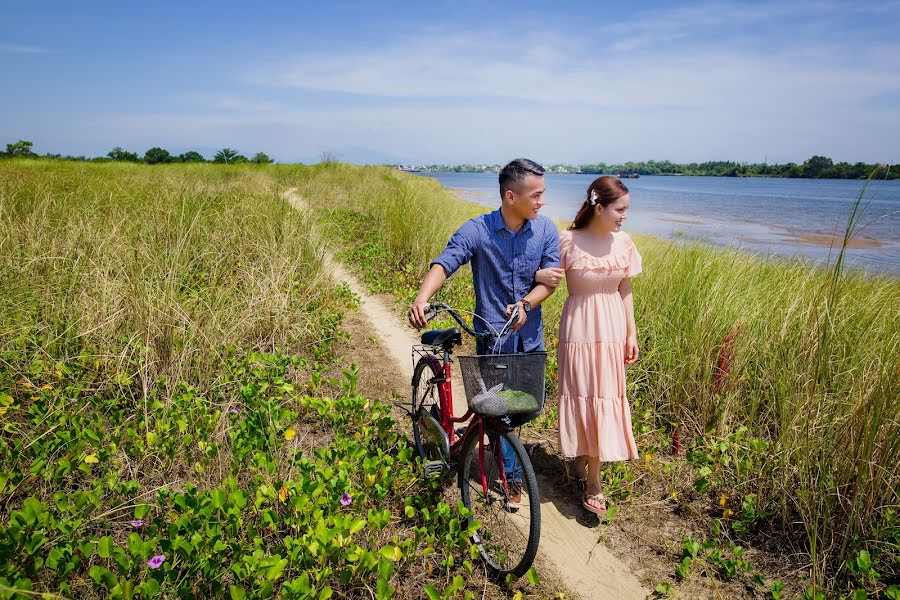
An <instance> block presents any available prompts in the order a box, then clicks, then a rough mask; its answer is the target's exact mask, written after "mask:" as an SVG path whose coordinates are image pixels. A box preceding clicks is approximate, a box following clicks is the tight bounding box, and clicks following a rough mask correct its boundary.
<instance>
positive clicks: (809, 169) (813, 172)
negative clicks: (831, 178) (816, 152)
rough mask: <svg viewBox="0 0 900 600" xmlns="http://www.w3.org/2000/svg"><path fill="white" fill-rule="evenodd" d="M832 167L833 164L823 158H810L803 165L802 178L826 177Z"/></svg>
mask: <svg viewBox="0 0 900 600" xmlns="http://www.w3.org/2000/svg"><path fill="white" fill-rule="evenodd" d="M833 165H834V162H832V160H831V159H830V158H828V157H825V156H812V157H810V159H809V160H807V161H806V162H805V163H803V167H802V169H803V176H804V177H813V178H815V177H827V172H828V171H829V170H830V169H831V167H832V166H833Z"/></svg>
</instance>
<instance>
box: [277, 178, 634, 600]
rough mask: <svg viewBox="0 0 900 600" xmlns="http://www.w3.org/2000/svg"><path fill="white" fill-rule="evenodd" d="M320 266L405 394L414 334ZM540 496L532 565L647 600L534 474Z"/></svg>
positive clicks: (580, 584)
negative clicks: (339, 285)
mask: <svg viewBox="0 0 900 600" xmlns="http://www.w3.org/2000/svg"><path fill="white" fill-rule="evenodd" d="M284 198H285V199H286V200H287V201H288V202H289V203H290V204H291V206H293V207H294V208H296V209H297V210H300V211H301V212H305V211H306V205H305V203H304V201H303V198H302V197H301V196H300V195H299V194H298V193H297V190H296V188H291V189H289V190H287V191H286V192H285V193H284ZM325 262H326V265H327V268H328V270H329V271H330V272H331V273H332V274H333V277H334V279H335V280H337V281H340V282H344V283H346V284H347V285H348V287H349V288H350V289H351V290H352V291H353V293H354V294H356V295H357V296H359V297H360V306H359V310H360V312H361V313H362V314H364V315H365V317H366V318H367V319H368V320H369V322H370V323H371V326H372V332H373V334H374V335H375V336H376V337H377V338H378V339H379V341H380V343H381V345H382V346H383V347H384V350H385V354H384V355H385V357H387V359H388V360H391V361H394V362H395V363H396V367H397V368H398V369H399V370H400V372H401V373H403V375H404V379H405V380H404V381H403V384H402V385H398V386H397V387H398V389H400V390H405V389H407V386H408V385H410V382H411V380H412V374H413V373H412V372H413V367H414V365H413V364H412V360H411V358H410V348H411V347H412V345H413V344H417V343H419V339H418V335H417V333H416V331H415V330H414V329H413V328H412V327H410V326H409V324H408V323H407V322H406V321H404V320H402V319H401V316H400V315H398V314H397V311H396V310H394V309H392V308H391V307H390V306H389V305H388V304H386V303H385V302H383V301H382V300H381V299H379V298H377V297H374V296H372V295H371V294H369V293H368V291H367V290H366V288H365V286H364V285H363V284H362V283H361V282H360V281H359V280H358V279H357V278H356V277H355V276H354V275H352V274H351V273H350V272H349V271H348V270H347V269H346V268H345V267H344V266H343V265H341V264H340V263H339V262H338V261H337V260H335V259H334V257H333V255H331V253H328V252H326V255H325ZM465 411H466V403H465V398H464V396H463V394H462V393H458V394H454V413H456V414H459V415H461V414H463V413H464V412H465ZM538 480H539V487H540V490H541V541H540V546H539V548H538V561H539V562H540V563H545V564H546V563H549V564H550V566H551V567H552V568H553V570H554V571H556V573H557V574H558V575H559V578H560V580H561V581H562V582H564V583H565V585H566V586H567V587H568V588H569V589H570V590H571V591H572V592H574V593H576V594H577V595H578V596H579V597H581V598H585V599H595V598H596V599H600V600H631V599H641V600H643V599H644V598H647V597H648V596H649V595H650V591H649V590H647V589H646V588H644V587H643V586H642V585H641V583H640V582H639V581H638V579H637V577H635V575H634V574H633V573H632V572H631V571H630V570H629V568H628V567H626V566H625V564H624V563H622V562H621V561H620V560H619V559H618V558H616V556H615V555H613V554H612V553H611V552H610V551H609V550H607V549H606V547H605V546H603V545H602V544H601V543H599V542H598V540H597V531H596V530H595V529H589V528H586V527H584V526H583V525H581V524H580V523H578V521H577V518H576V517H577V516H578V513H579V511H582V510H583V509H582V508H581V506H580V505H579V504H577V503H576V502H574V501H572V500H570V499H567V498H565V497H564V496H563V495H561V493H560V492H559V491H558V490H555V489H553V486H552V485H551V484H550V483H549V482H548V481H547V478H546V477H542V476H541V474H540V473H538Z"/></svg>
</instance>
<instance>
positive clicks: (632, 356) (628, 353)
mask: <svg viewBox="0 0 900 600" xmlns="http://www.w3.org/2000/svg"><path fill="white" fill-rule="evenodd" d="M638 354H639V352H638V344H637V334H631V335H629V336H628V337H627V338H625V364H626V365H631V364H634V361H636V360H637V359H638Z"/></svg>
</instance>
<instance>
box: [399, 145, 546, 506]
mask: <svg viewBox="0 0 900 600" xmlns="http://www.w3.org/2000/svg"><path fill="white" fill-rule="evenodd" d="M544 189H545V188H544V168H543V167H542V166H541V165H539V164H537V163H536V162H534V161H532V160H528V159H525V158H517V159H515V160H513V161H512V162H510V163H509V164H508V165H506V166H505V167H503V169H502V170H501V171H500V198H501V206H500V208H499V209H498V210H495V211H494V212H491V213H487V214H484V215H480V216H478V217H475V218H473V219H469V220H468V221H466V222H465V223H463V225H462V227H460V228H459V230H457V232H456V233H454V234H453V236H452V237H451V238H450V241H449V242H448V243H447V247H446V248H445V249H444V251H443V252H442V253H441V255H440V256H439V257H437V258H436V259H435V260H434V261H433V262H432V263H431V268H430V269H429V271H428V274H427V275H426V276H425V279H424V280H423V281H422V285H421V286H420V287H419V293H418V294H417V295H416V298H415V300H414V301H413V303H412V306H411V307H410V308H409V322H410V323H411V324H412V325H413V326H414V327H416V328H419V329H421V328H422V327H424V326H425V324H426V319H425V309H426V308H427V307H428V304H429V301H430V300H431V297H432V296H433V295H434V294H435V293H436V292H437V291H438V290H439V289H440V288H441V286H442V285H443V283H444V281H445V280H446V279H447V278H448V277H450V276H451V275H452V274H453V273H454V272H455V271H456V270H457V269H459V268H460V267H461V266H462V265H464V264H465V263H467V262H470V261H471V263H472V282H473V284H474V288H475V314H476V315H477V316H478V317H480V318H476V319H475V320H474V322H473V326H474V328H475V330H476V331H477V332H479V333H482V332H486V331H492V330H491V329H490V328H489V327H488V325H487V323H489V324H490V326H491V327H492V328H493V330H494V331H499V330H500V329H501V327H503V325H504V324H505V323H506V321H507V319H508V317H509V315H510V314H511V310H512V308H513V306H518V309H519V310H518V317H517V320H516V322H515V323H514V324H513V331H514V333H513V334H512V335H510V336H508V337H506V338H504V339H503V340H501V341H502V346H501V347H500V348H499V351H500V352H502V353H516V352H537V351H542V350H543V349H544V325H543V321H542V320H541V307H540V304H541V302H543V301H544V300H546V299H547V298H548V297H549V296H550V294H552V293H553V289H554V288H551V287H548V286H546V285H544V284H541V283H537V282H536V281H535V278H534V276H535V273H536V272H537V271H538V270H539V269H543V268H548V267H559V234H558V232H557V229H556V225H555V224H554V223H553V221H551V220H550V219H548V218H547V217H543V216H539V215H538V211H540V209H541V207H542V206H543V205H544ZM482 319H483V320H482ZM486 322H487V323H486ZM488 344H490V347H488ZM493 344H494V342H493V341H489V342H487V343H486V342H484V341H481V340H479V342H478V343H477V348H476V352H477V353H478V354H488V353H491V352H492V351H493ZM537 415H538V413H531V414H525V415H515V416H514V417H512V418H509V423H510V425H512V426H518V425H521V424H522V423H526V422H528V421H530V420H532V419H534V418H535V417H536V416H537ZM501 450H502V455H503V463H504V467H505V469H506V470H507V481H509V482H510V483H511V485H510V488H511V489H510V494H509V498H508V499H507V506H508V507H509V508H511V509H516V508H518V507H519V503H520V502H521V497H522V496H521V485H520V483H521V481H522V475H521V473H522V467H521V465H517V464H515V463H516V461H515V455H514V453H513V452H512V448H510V447H509V446H508V445H507V444H506V443H504V444H503V445H502V448H501Z"/></svg>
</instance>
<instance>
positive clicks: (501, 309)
mask: <svg viewBox="0 0 900 600" xmlns="http://www.w3.org/2000/svg"><path fill="white" fill-rule="evenodd" d="M469 261H471V262H472V280H473V283H474V285H475V314H476V315H479V316H480V317H482V318H483V319H485V320H487V321H488V322H489V323H490V324H491V326H492V327H493V328H494V329H495V330H498V331H499V330H500V328H501V327H503V325H504V323H506V321H507V317H506V306H507V305H508V304H514V303H515V302H518V301H519V300H521V299H522V298H524V297H525V295H526V294H527V293H528V292H530V291H531V289H532V288H533V287H534V285H535V281H534V274H535V272H537V271H538V269H543V268H545V267H558V266H559V233H558V232H557V230H556V225H555V224H554V223H553V221H551V220H550V219H548V218H547V217H544V216H541V215H538V217H537V218H536V219H534V220H526V221H525V224H524V225H522V228H521V229H519V231H518V232H516V233H513V232H512V231H510V230H509V229H507V227H506V225H505V224H504V223H503V217H502V216H501V215H500V210H499V209H498V210H495V211H494V212H491V213H487V214H484V215H480V216H478V217H475V218H474V219H469V220H468V221H466V222H465V223H463V225H462V227H460V228H459V230H458V231H457V232H456V233H454V234H453V236H452V237H451V238H450V241H449V242H447V247H446V248H444V251H443V252H442V253H441V255H440V256H438V257H437V258H436V259H434V261H433V262H432V263H431V264H433V265H435V264H437V265H441V266H442V267H443V268H444V271H445V272H446V273H447V277H449V276H450V275H452V274H453V273H454V272H456V270H457V269H459V268H460V267H461V266H462V265H464V264H465V263H467V262H469ZM474 325H475V331H478V332H485V331H491V329H490V328H489V327H488V326H487V325H486V324H485V323H484V321H482V320H481V319H478V318H476V319H475V320H474ZM519 338H521V341H522V344H521V349H523V350H524V351H525V352H531V351H534V350H540V349H543V347H544V324H543V321H542V320H541V307H540V306H536V307H535V308H534V309H533V310H532V311H531V312H529V313H528V320H527V321H525V325H523V326H522V328H521V329H519V331H518V335H516V334H513V335H511V336H509V337H507V338H505V339H504V341H503V348H502V352H516V351H517V350H519V346H520V344H519Z"/></svg>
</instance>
